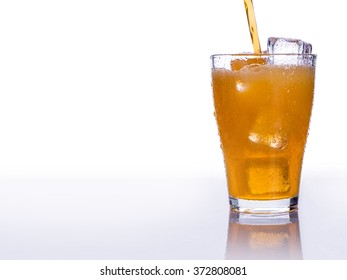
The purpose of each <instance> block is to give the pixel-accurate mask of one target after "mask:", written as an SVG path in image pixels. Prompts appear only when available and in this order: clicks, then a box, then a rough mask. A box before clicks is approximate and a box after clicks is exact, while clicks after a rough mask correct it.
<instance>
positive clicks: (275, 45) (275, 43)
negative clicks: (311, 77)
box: [267, 37, 312, 65]
mask: <svg viewBox="0 0 347 280" xmlns="http://www.w3.org/2000/svg"><path fill="white" fill-rule="evenodd" d="M267 52H268V53H269V54H298V55H302V54H310V53H311V52H312V45H311V44H310V43H306V42H304V41H302V40H298V39H290V38H275V37H270V38H269V39H268V41H267ZM308 61H309V60H307V59H305V57H303V56H295V55H291V56H288V55H287V56H276V57H269V64H275V65H283V64H289V65H305V64H307V62H308Z"/></svg>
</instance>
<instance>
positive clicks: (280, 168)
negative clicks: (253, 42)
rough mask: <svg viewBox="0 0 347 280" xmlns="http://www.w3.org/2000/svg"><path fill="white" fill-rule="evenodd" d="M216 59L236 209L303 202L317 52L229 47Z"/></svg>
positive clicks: (216, 93) (219, 115) (269, 209)
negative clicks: (244, 51)
mask: <svg viewBox="0 0 347 280" xmlns="http://www.w3.org/2000/svg"><path fill="white" fill-rule="evenodd" d="M211 62H212V66H211V68H212V69H211V70H212V89H213V99H214V106H215V118H216V121H217V126H218V131H219V136H220V140H221V147H222V151H223V155H224V163H225V169H226V176H227V184H228V191H229V198H230V205H231V209H232V210H233V211H237V212H245V213H247V212H249V213H274V212H275V213H277V212H286V211H291V210H295V209H297V206H298V197H299V186H300V176H301V168H302V161H303V156H304V149H305V144H306V139H307V134H308V129H309V123H310V116H311V111H312V102H313V93H314V78H315V66H316V55H314V54H302V55H301V54H232V55H226V54H225V55H213V56H211Z"/></svg>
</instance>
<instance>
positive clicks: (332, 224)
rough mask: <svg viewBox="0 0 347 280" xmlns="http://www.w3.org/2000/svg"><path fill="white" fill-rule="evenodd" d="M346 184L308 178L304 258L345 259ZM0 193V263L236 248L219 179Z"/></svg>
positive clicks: (71, 184) (205, 253)
mask: <svg viewBox="0 0 347 280" xmlns="http://www.w3.org/2000/svg"><path fill="white" fill-rule="evenodd" d="M346 182H347V176H346V174H345V173H342V172H341V171H336V170H335V171H331V170H330V171H325V172H324V171H317V170H316V171H307V172H305V173H304V176H303V182H302V188H301V190H302V192H301V198H300V211H299V228H300V235H299V239H298V240H297V241H294V242H296V243H298V244H297V245H298V247H299V248H300V246H301V250H302V252H299V253H300V254H301V255H302V257H303V258H304V259H347V243H346V240H345V237H346V235H347V220H346V217H347V208H346V207H345V206H344V205H345V197H346V196H347V188H346ZM0 190H1V193H2V196H1V199H0V213H1V216H0V228H1V230H0V248H1V250H0V259H224V258H225V256H226V255H228V254H229V255H230V252H227V251H226V250H229V251H230V250H232V248H230V247H229V248H227V242H228V240H227V238H228V227H229V212H228V210H229V208H228V199H227V193H226V186H225V182H224V180H223V179H221V178H219V179H218V178H211V177H204V176H201V177H198V178H189V177H186V178H184V177H182V178H161V179H155V178H133V179H130V178H124V179H117V180H94V181H92V180H88V181H87V180H85V181H83V180H25V181H19V180H10V181H1V189H0ZM288 242H290V240H288ZM292 242H293V241H292ZM270 245H271V244H270ZM263 246H264V248H266V247H268V246H267V243H266V242H265V243H264V244H263ZM248 250H249V249H248ZM265 256H266V255H265ZM234 257H235V256H234ZM236 257H237V255H236ZM269 258H270V259H272V258H273V257H271V255H270V256H269Z"/></svg>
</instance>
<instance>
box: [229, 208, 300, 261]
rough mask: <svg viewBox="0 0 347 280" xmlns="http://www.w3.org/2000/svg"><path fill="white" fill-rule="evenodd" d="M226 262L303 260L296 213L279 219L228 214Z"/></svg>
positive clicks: (277, 216) (284, 215) (269, 216)
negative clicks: (233, 260)
mask: <svg viewBox="0 0 347 280" xmlns="http://www.w3.org/2000/svg"><path fill="white" fill-rule="evenodd" d="M226 259H251V260H252V259H253V260H255V259H267V260H276V259H282V260H286V259H288V260H290V259H294V260H295V259H302V252H301V242H300V229H299V218H298V213H297V211H295V212H290V213H284V214H280V215H279V214H277V215H259V214H258V215H251V214H243V213H235V212H231V213H230V221H229V230H228V241H227V249H226Z"/></svg>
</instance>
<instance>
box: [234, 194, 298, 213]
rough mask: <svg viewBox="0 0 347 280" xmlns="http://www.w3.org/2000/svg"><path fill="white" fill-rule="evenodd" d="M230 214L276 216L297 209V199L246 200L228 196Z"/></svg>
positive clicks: (296, 197)
mask: <svg viewBox="0 0 347 280" xmlns="http://www.w3.org/2000/svg"><path fill="white" fill-rule="evenodd" d="M229 201H230V208H231V211H232V212H239V213H250V214H276V213H286V212H291V211H295V210H297V209H298V201H299V197H298V196H295V197H292V198H286V199H277V200H276V199H275V200H247V199H240V198H235V197H232V196H229Z"/></svg>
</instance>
